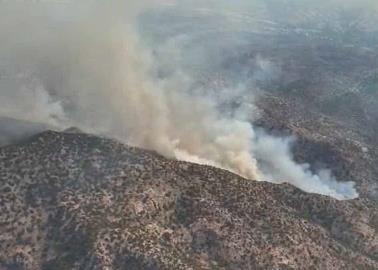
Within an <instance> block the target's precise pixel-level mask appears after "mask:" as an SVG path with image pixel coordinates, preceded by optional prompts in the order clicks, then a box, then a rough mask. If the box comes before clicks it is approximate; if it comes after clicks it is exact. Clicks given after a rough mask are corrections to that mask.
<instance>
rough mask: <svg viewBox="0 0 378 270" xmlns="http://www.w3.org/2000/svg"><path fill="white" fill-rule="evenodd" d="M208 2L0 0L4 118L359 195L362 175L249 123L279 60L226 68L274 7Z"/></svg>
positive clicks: (339, 194) (307, 187)
mask: <svg viewBox="0 0 378 270" xmlns="http://www.w3.org/2000/svg"><path fill="white" fill-rule="evenodd" d="M205 2H206V4H204V2H202V1H201V2H198V3H197V2H195V1H190V2H188V1H183V2H182V3H180V4H179V3H177V2H175V1H163V0H161V1H158V0H156V1H153V0H151V1H121V0H118V1H117V0H112V1H106V2H105V1H80V3H77V2H74V1H65V2H63V1H61V2H53V1H44V2H43V1H42V2H37V3H36V2H34V3H32V2H16V3H14V2H13V3H10V2H1V3H0V40H2V44H1V45H0V76H1V78H0V117H9V118H15V119H21V120H25V121H33V122H39V123H43V124H47V125H50V126H54V127H56V128H58V129H59V128H60V129H63V128H66V127H69V126H78V127H79V128H81V129H83V130H86V131H89V132H94V133H99V134H105V135H109V136H111V137H114V138H117V139H120V140H122V141H125V142H127V143H129V144H133V145H136V146H140V147H144V148H148V149H153V150H156V151H157V152H159V153H161V154H163V155H165V156H167V157H170V158H177V159H180V160H186V161H192V162H197V163H202V164H209V165H213V166H217V167H221V168H225V169H228V170H231V171H233V172H235V173H238V174H240V175H242V176H245V177H246V178H249V179H254V180H268V181H272V182H275V181H277V179H282V180H283V181H285V182H289V183H291V184H293V185H295V186H297V187H299V188H301V189H302V190H304V191H307V192H313V193H319V194H325V195H329V196H333V197H335V198H337V199H351V198H355V197H357V196H358V194H357V192H356V190H355V188H354V183H351V182H337V181H336V179H335V178H334V177H333V176H332V173H331V172H330V171H329V170H322V171H319V172H317V173H313V172H312V171H311V170H310V169H309V165H306V164H297V163H296V162H295V161H294V159H293V157H292V154H291V151H290V145H291V139H290V138H279V137H274V136H271V135H268V134H266V133H264V132H261V131H257V130H256V129H255V128H254V127H253V125H252V124H251V123H252V122H253V120H254V119H255V118H257V117H258V110H257V109H256V108H255V106H254V105H253V101H254V97H255V95H256V93H257V92H258V89H257V88H256V87H255V86H254V80H255V79H256V78H257V77H258V78H264V76H274V74H276V73H279V72H280V71H279V70H278V69H277V68H275V67H274V65H273V64H272V63H270V62H269V61H268V60H265V59H263V58H258V59H256V61H255V63H254V64H255V65H257V66H258V67H259V70H260V73H256V74H254V75H253V76H250V77H248V76H246V75H245V74H244V73H243V70H238V71H237V72H233V73H232V74H229V73H228V72H227V70H221V69H219V66H221V65H222V63H223V62H224V61H225V60H226V58H225V55H227V57H233V54H232V53H229V52H230V51H232V52H234V53H238V52H240V50H243V49H244V48H245V46H247V45H248V38H247V37H248V33H249V32H251V31H254V32H256V31H265V30H266V21H262V20H263V18H264V16H265V14H266V12H267V6H266V5H264V4H263V3H262V2H260V1H255V2H252V3H247V2H246V1H236V2H235V3H233V4H232V5H231V4H229V3H227V2H225V1H218V2H213V1H205ZM210 7H211V8H210ZM247 11H250V13H248V12H247ZM167 12H168V13H167ZM167 14H168V15H169V14H170V15H169V16H172V17H171V20H170V19H167V18H169V16H168V17H167V16H166V15H167ZM172 14H176V18H174V16H173V15H172ZM177 17H178V18H179V20H181V23H180V24H177V25H175V23H174V22H175V20H176V19H177ZM156 18H159V20H161V24H155V22H156V21H155V20H156ZM164 20H165V22H164ZM193 23H195V25H197V24H199V25H201V26H202V27H201V28H196V27H195V26H194V27H192V26H190V25H192V24H193ZM183 25H185V27H184V28H182V26H183ZM214 33H216V35H214ZM209 35H210V36H213V35H214V38H215V39H211V40H209V39H204V38H203V37H206V36H209ZM225 78H227V79H225ZM233 102H237V103H238V106H237V108H234V107H233V106H232V103H233ZM20 132H24V131H22V129H20Z"/></svg>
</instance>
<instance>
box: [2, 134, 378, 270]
mask: <svg viewBox="0 0 378 270" xmlns="http://www.w3.org/2000/svg"><path fill="white" fill-rule="evenodd" d="M0 181H1V191H0V269H2V270H3V269H4V270H11V269H30V270H33V269H377V268H378V253H377V250H378V235H377V228H378V208H377V204H376V202H374V200H369V199H367V198H361V199H357V200H353V201H337V200H334V199H331V198H328V197H325V196H320V195H311V194H306V193H304V192H302V191H300V190H298V189H296V188H294V187H292V186H289V185H287V184H283V185H274V184H270V183H265V182H256V181H250V180H246V179H243V178H241V177H239V176H237V175H234V174H232V173H229V172H227V171H224V170H221V169H216V168H212V167H207V166H202V165H195V164H190V163H185V162H180V161H175V160H168V159H166V158H163V157H162V156H160V155H157V154H156V153H154V152H150V151H146V150H142V149H138V148H134V147H129V146H126V145H123V144H121V143H118V142H116V141H113V140H109V139H105V138H100V137H96V136H92V135H86V134H80V133H58V132H52V131H47V132H44V133H41V134H39V135H36V136H34V137H32V138H31V139H29V140H27V141H24V142H23V143H19V144H14V145H10V146H5V147H2V148H0Z"/></svg>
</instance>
